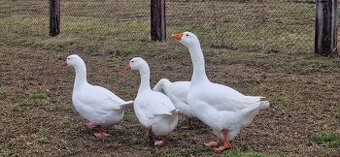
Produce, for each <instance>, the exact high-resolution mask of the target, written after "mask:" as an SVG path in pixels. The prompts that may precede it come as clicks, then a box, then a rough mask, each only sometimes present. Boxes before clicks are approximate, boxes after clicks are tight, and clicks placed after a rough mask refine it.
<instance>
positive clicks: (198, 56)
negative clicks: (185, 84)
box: [189, 45, 209, 83]
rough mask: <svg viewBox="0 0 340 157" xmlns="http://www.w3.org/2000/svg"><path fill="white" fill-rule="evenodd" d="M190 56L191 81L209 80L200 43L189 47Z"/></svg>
mask: <svg viewBox="0 0 340 157" xmlns="http://www.w3.org/2000/svg"><path fill="white" fill-rule="evenodd" d="M189 52H190V57H191V61H192V64H193V75H192V78H191V81H192V83H195V82H202V81H209V80H208V77H207V75H206V72H205V62H204V56H203V52H202V50H201V47H200V45H196V46H193V47H189Z"/></svg>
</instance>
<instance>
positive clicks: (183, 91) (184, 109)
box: [152, 78, 195, 129]
mask: <svg viewBox="0 0 340 157" xmlns="http://www.w3.org/2000/svg"><path fill="white" fill-rule="evenodd" d="M189 87H190V81H176V82H171V81H169V80H168V79H165V78H163V79H161V80H159V81H158V82H157V84H156V85H155V86H154V87H153V89H152V90H154V91H157V92H161V93H164V94H165V95H166V96H168V97H169V98H170V100H171V101H172V103H173V104H174V105H175V107H176V108H177V109H178V110H179V113H181V114H183V115H184V116H186V117H187V119H188V125H187V126H182V128H183V129H187V128H190V127H191V126H190V118H192V117H195V115H194V113H193V111H192V110H191V108H190V106H189V104H188V101H187V95H188V90H189Z"/></svg>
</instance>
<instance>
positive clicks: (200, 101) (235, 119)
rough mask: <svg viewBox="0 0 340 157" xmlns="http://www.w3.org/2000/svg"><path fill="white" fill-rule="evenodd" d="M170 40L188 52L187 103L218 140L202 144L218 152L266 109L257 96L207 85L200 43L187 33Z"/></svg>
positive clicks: (227, 145)
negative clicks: (191, 67)
mask: <svg viewBox="0 0 340 157" xmlns="http://www.w3.org/2000/svg"><path fill="white" fill-rule="evenodd" d="M172 38H173V39H175V40H177V41H179V42H180V43H181V44H183V45H184V46H186V47H187V48H188V49H189V53H190V57H191V61H192V64H193V74H192V77H191V85H190V88H189V91H188V98H187V100H188V103H189V105H190V106H191V108H192V110H193V112H194V113H195V115H196V117H197V118H199V119H200V120H201V121H203V122H204V123H205V124H207V125H208V126H209V127H210V128H212V130H213V132H214V134H215V135H216V136H217V137H218V140H216V141H211V142H209V143H206V146H211V147H215V148H214V150H215V152H222V151H223V150H225V149H228V148H230V147H231V144H230V140H233V139H234V138H235V137H236V136H237V134H238V133H239V132H240V131H241V129H243V128H244V127H246V126H248V125H249V124H250V123H251V122H252V120H253V119H254V117H255V115H256V114H257V113H258V112H259V110H260V109H263V108H267V107H269V102H268V101H263V100H261V99H262V98H263V97H260V96H246V95H243V94H241V93H240V92H238V91H236V90H235V89H233V88H230V87H228V86H225V85H221V84H217V83H213V82H211V81H210V80H209V79H208V77H207V75H206V71H205V62H204V55H203V52H202V50H201V46H200V42H199V40H198V38H197V37H196V35H194V34H193V33H191V32H183V33H177V34H172Z"/></svg>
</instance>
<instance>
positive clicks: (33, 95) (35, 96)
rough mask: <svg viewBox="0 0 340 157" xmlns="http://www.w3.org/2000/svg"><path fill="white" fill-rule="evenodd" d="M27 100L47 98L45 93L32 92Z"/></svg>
mask: <svg viewBox="0 0 340 157" xmlns="http://www.w3.org/2000/svg"><path fill="white" fill-rule="evenodd" d="M29 98H30V99H31V100H42V99H47V98H48V96H47V95H46V94H45V93H42V92H39V91H33V92H31V93H30V96H29Z"/></svg>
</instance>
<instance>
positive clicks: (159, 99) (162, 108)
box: [126, 57, 178, 146]
mask: <svg viewBox="0 0 340 157" xmlns="http://www.w3.org/2000/svg"><path fill="white" fill-rule="evenodd" d="M126 68H131V69H133V70H138V71H139V73H140V76H141V83H140V86H139V89H138V93H137V97H136V99H135V101H134V104H133V108H134V111H135V114H136V116H137V119H138V120H139V122H140V123H141V124H142V125H143V126H144V127H146V128H148V135H149V139H150V141H152V142H154V143H153V144H154V145H155V146H158V145H162V144H163V143H164V140H161V139H160V140H155V141H154V139H153V137H152V133H153V135H155V136H165V135H167V134H169V133H170V132H171V131H172V130H174V129H175V127H176V126H177V122H178V110H177V109H176V108H175V106H174V105H173V104H172V102H171V100H170V99H169V98H168V97H167V96H166V95H164V94H163V93H160V92H155V91H152V90H151V87H150V69H149V65H148V63H147V62H146V61H145V60H143V59H142V58H140V57H135V58H133V59H131V60H130V62H129V64H128V65H127V67H126Z"/></svg>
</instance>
